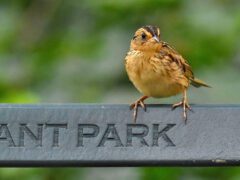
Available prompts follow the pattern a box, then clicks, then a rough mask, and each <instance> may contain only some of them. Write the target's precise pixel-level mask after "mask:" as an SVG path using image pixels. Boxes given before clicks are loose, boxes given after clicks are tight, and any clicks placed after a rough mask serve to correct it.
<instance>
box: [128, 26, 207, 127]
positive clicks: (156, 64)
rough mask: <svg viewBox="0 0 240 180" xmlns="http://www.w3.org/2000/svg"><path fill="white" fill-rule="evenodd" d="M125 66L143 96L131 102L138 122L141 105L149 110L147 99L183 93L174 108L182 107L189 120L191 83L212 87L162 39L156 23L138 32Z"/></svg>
mask: <svg viewBox="0 0 240 180" xmlns="http://www.w3.org/2000/svg"><path fill="white" fill-rule="evenodd" d="M125 68H126V71H127V74H128V77H129V79H130V81H131V82H132V83H133V85H134V86H135V87H136V89H137V90H138V91H139V92H140V93H141V94H142V95H143V96H142V97H140V98H139V99H137V100H136V101H135V102H134V103H132V104H131V105H130V109H133V110H134V112H133V120H134V122H136V118H137V111H138V106H141V107H142V108H143V109H144V110H145V111H146V106H145V104H144V100H146V99H147V98H149V97H154V98H163V97H170V96H174V95H177V94H180V93H181V94H182V95H183V98H182V100H181V101H180V102H179V103H176V104H173V105H172V109H175V108H177V107H179V106H182V107H183V119H184V121H185V123H186V121H187V110H191V107H190V105H189V103H188V98H187V90H188V88H189V86H190V85H193V86H194V87H197V88H198V87H202V86H203V87H210V86H209V85H208V84H206V83H205V82H203V81H202V80H200V79H197V78H195V77H194V74H193V71H192V68H191V66H190V65H189V63H188V62H187V60H186V59H184V58H183V57H182V56H181V55H180V54H179V53H178V52H177V51H176V50H175V49H173V48H172V47H171V46H170V45H169V44H168V43H166V42H164V41H162V40H161V39H160V29H159V28H158V27H156V26H151V25H147V26H143V27H141V28H139V29H138V30H137V31H136V32H135V34H134V36H133V38H132V40H131V43H130V50H129V51H128V53H127V55H126V57H125Z"/></svg>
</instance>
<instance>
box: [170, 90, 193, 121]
mask: <svg viewBox="0 0 240 180" xmlns="http://www.w3.org/2000/svg"><path fill="white" fill-rule="evenodd" d="M179 106H183V119H184V121H185V123H186V122H187V110H190V111H192V109H191V107H190V106H189V104H188V100H187V90H184V92H183V99H182V101H181V102H179V103H176V104H173V105H172V110H174V109H175V108H177V107H179Z"/></svg>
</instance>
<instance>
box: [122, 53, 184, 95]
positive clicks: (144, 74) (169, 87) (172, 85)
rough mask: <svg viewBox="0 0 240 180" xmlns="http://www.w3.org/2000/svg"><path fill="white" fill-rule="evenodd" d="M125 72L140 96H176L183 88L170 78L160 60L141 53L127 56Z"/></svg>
mask: <svg viewBox="0 0 240 180" xmlns="http://www.w3.org/2000/svg"><path fill="white" fill-rule="evenodd" d="M126 70H127V74H128V76H129V79H130V80H131V81H132V83H133V84H134V86H135V87H136V88H137V89H138V91H140V92H141V93H142V94H144V95H147V96H152V97H167V96H172V95H176V94H178V93H179V92H181V91H182V90H183V87H182V86H181V85H179V84H178V83H176V82H175V81H174V79H173V78H172V77H171V75H170V73H171V72H168V71H169V70H168V69H167V68H166V66H165V65H164V64H162V62H161V60H159V59H154V58H153V55H151V54H150V55H144V54H142V53H137V52H135V53H132V54H128V56H127V57H126Z"/></svg>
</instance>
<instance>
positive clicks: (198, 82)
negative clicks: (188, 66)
mask: <svg viewBox="0 0 240 180" xmlns="http://www.w3.org/2000/svg"><path fill="white" fill-rule="evenodd" d="M191 84H192V85H193V86H194V87H196V88H199V87H201V86H204V87H208V88H210V87H211V86H209V85H208V84H206V83H205V82H203V81H202V80H200V79H197V78H194V79H191Z"/></svg>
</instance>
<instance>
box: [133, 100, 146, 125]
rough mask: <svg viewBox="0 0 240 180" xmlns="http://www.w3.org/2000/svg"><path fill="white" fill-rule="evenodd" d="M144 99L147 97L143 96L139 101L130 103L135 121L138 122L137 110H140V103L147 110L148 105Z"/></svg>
mask: <svg viewBox="0 0 240 180" xmlns="http://www.w3.org/2000/svg"><path fill="white" fill-rule="evenodd" d="M144 99H146V97H142V98H140V99H138V100H137V101H135V102H134V103H132V104H131V105H130V110H133V121H134V123H136V120H137V112H138V106H139V105H140V106H141V107H142V108H143V110H144V111H145V112H146V105H145V104H144V102H143V101H144Z"/></svg>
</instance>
